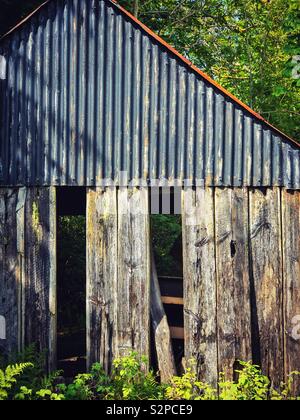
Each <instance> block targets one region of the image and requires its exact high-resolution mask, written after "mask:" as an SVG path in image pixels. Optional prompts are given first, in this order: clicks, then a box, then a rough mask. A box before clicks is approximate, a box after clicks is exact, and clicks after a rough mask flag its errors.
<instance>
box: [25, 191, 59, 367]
mask: <svg viewBox="0 0 300 420" xmlns="http://www.w3.org/2000/svg"><path fill="white" fill-rule="evenodd" d="M53 188H54V187H50V188H29V189H28V190H27V199H26V213H25V214H26V226H25V274H26V278H25V282H24V287H25V291H24V299H25V302H24V305H25V309H24V323H23V328H24V340H25V345H29V344H31V343H35V344H36V347H37V350H38V351H40V352H46V364H47V368H48V369H49V368H50V367H53V366H54V365H55V362H56V361H55V359H56V355H55V343H56V307H55V302H56V285H55V282H54V278H55V276H56V266H55V264H56V258H55V253H56V251H55V249H56V245H55V242H56V227H55V226H56V203H55V193H54V192H53Z"/></svg>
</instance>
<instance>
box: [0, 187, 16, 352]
mask: <svg viewBox="0 0 300 420" xmlns="http://www.w3.org/2000/svg"><path fill="white" fill-rule="evenodd" d="M17 203H18V189H5V188H3V189H0V315H1V316H2V317H4V319H5V330H6V331H5V336H6V339H5V340H0V351H1V352H2V353H4V354H9V353H11V352H13V351H17V350H19V334H20V317H19V304H18V303H19V294H20V266H19V259H18V252H17V217H16V214H17V213H16V209H17Z"/></svg>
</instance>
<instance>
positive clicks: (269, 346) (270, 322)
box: [249, 187, 284, 387]
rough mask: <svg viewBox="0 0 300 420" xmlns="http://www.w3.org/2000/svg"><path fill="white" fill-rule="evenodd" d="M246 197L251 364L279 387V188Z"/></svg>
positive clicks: (281, 367) (281, 353)
mask: <svg viewBox="0 0 300 420" xmlns="http://www.w3.org/2000/svg"><path fill="white" fill-rule="evenodd" d="M249 195H250V196H249V206H250V208H249V210H250V262H251V271H252V273H251V274H252V276H251V281H252V292H251V293H252V301H251V306H252V331H253V335H252V339H253V348H254V361H255V362H257V363H259V364H261V366H262V369H263V372H264V373H265V374H266V375H267V376H269V378H270V379H271V380H272V385H273V386H277V387H278V386H279V385H280V382H281V381H282V380H283V379H284V350H283V316H282V314H283V296H282V290H283V281H282V252H281V216H280V189H279V188H276V187H274V188H272V189H271V188H268V189H265V190H259V189H255V190H250V192H249Z"/></svg>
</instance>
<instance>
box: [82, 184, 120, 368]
mask: <svg viewBox="0 0 300 420" xmlns="http://www.w3.org/2000/svg"><path fill="white" fill-rule="evenodd" d="M86 226H87V236H86V240H87V247H86V250H87V263H86V267H87V289H86V290H87V296H86V299H87V366H88V367H90V366H91V365H92V364H93V363H95V362H101V363H102V365H103V367H104V368H105V370H106V371H107V372H109V371H110V370H111V362H112V358H113V356H114V355H115V354H116V336H117V334H116V316H117V311H116V310H117V306H116V305H117V262H118V261H117V256H118V243H117V193H116V190H115V189H110V188H107V189H102V188H91V189H89V190H88V192H87V221H86Z"/></svg>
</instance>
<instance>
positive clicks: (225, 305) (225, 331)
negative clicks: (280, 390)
mask: <svg viewBox="0 0 300 420" xmlns="http://www.w3.org/2000/svg"><path fill="white" fill-rule="evenodd" d="M215 212H216V213H215V214H216V216H215V217H216V257H217V278H218V296H217V305H218V353H219V370H220V372H223V373H224V374H225V377H226V379H227V380H233V379H234V378H235V372H234V370H235V369H236V368H237V367H239V366H237V362H238V361H240V360H242V361H248V360H251V359H252V352H251V311H250V282H249V264H248V263H249V254H248V237H249V234H248V192H247V189H241V188H234V189H231V188H216V190H215Z"/></svg>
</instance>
